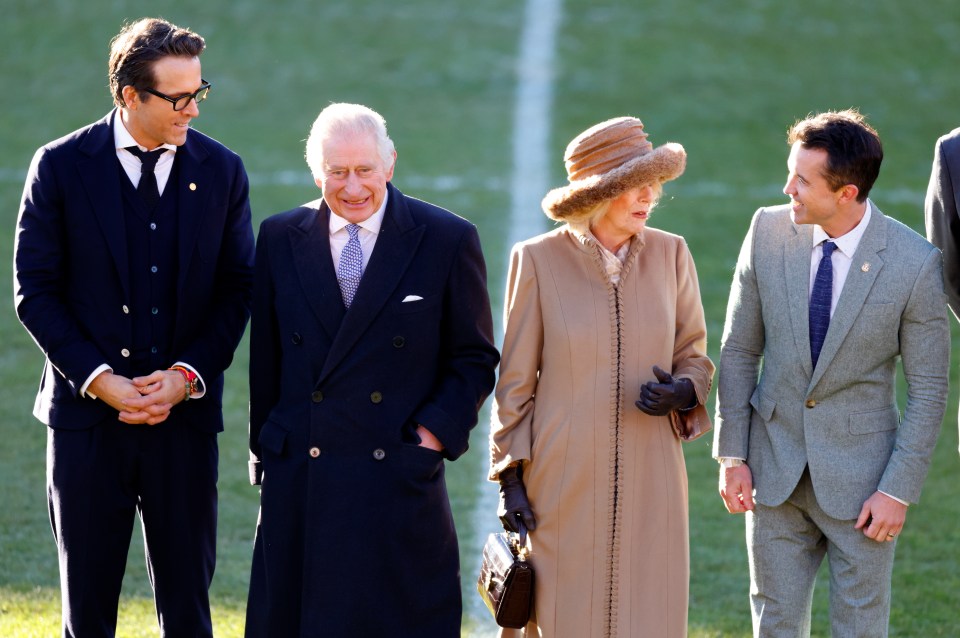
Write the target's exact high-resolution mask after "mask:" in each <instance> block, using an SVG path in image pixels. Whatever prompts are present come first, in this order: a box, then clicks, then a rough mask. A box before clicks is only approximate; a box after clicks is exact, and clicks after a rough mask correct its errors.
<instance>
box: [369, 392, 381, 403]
mask: <svg viewBox="0 0 960 638" xmlns="http://www.w3.org/2000/svg"><path fill="white" fill-rule="evenodd" d="M381 401H383V395H382V394H380V393H379V392H371V393H370V402H371V403H380V402H381Z"/></svg>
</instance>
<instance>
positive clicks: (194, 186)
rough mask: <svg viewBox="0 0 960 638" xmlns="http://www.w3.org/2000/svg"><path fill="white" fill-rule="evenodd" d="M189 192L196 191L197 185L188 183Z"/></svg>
mask: <svg viewBox="0 0 960 638" xmlns="http://www.w3.org/2000/svg"><path fill="white" fill-rule="evenodd" d="M190 190H192V191H195V190H197V185H196V184H194V183H193V182H190Z"/></svg>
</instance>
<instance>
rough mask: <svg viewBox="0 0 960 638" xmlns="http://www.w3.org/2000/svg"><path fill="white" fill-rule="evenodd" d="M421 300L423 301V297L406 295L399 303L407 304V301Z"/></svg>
mask: <svg viewBox="0 0 960 638" xmlns="http://www.w3.org/2000/svg"><path fill="white" fill-rule="evenodd" d="M421 299H423V297H421V296H420V295H407V296H406V297H404V298H403V301H401V302H400V303H407V302H408V301H420V300H421Z"/></svg>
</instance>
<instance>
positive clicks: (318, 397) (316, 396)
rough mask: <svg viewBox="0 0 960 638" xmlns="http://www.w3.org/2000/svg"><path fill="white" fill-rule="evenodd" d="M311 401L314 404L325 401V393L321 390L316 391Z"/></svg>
mask: <svg viewBox="0 0 960 638" xmlns="http://www.w3.org/2000/svg"><path fill="white" fill-rule="evenodd" d="M310 399H311V400H312V401H313V402H314V403H320V402H321V401H323V392H320V390H314V391H313V392H312V393H310Z"/></svg>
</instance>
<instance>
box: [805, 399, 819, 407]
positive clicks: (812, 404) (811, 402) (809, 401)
mask: <svg viewBox="0 0 960 638" xmlns="http://www.w3.org/2000/svg"><path fill="white" fill-rule="evenodd" d="M806 406H807V407H808V408H815V407H817V402H816V401H814V400H813V399H807V403H806Z"/></svg>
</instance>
